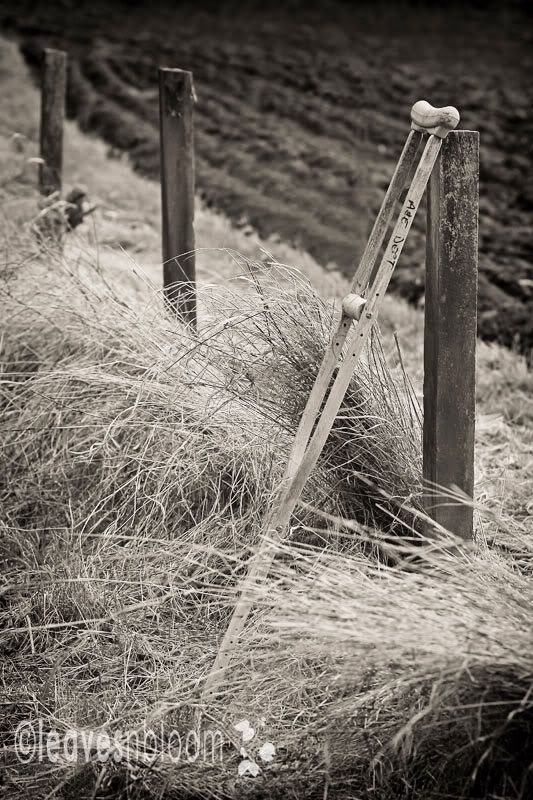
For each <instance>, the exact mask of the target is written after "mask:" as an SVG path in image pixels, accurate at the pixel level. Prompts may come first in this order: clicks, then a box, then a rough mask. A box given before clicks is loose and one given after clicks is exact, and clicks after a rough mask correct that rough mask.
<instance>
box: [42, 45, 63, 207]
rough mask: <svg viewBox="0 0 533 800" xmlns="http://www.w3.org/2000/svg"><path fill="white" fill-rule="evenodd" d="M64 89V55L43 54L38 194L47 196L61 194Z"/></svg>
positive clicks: (48, 50)
mask: <svg viewBox="0 0 533 800" xmlns="http://www.w3.org/2000/svg"><path fill="white" fill-rule="evenodd" d="M66 86H67V54H66V53H64V52H63V51H62V50H51V49H47V50H45V51H44V58H43V70H42V84H41V131H40V155H41V158H42V159H43V161H44V163H43V164H41V166H40V168H39V191H40V192H41V194H42V195H45V196H48V195H50V194H53V193H54V192H58V191H59V192H60V191H61V182H62V171H63V123H64V117H65V95H66Z"/></svg>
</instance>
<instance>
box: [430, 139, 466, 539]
mask: <svg viewBox="0 0 533 800" xmlns="http://www.w3.org/2000/svg"><path fill="white" fill-rule="evenodd" d="M478 211H479V133H478V132H477V131H452V132H451V133H450V134H448V136H447V138H446V139H445V141H444V142H443V145H442V150H441V155H440V157H439V160H438V161H437V164H436V165H435V169H434V171H433V174H432V176H431V179H430V183H429V189H428V218H427V237H426V302H425V326H424V433H423V462H424V463H423V475H424V481H425V491H426V496H425V509H426V511H427V513H428V515H429V516H430V517H432V518H433V519H434V520H435V521H436V522H437V523H439V524H440V525H442V526H443V527H444V528H446V529H447V530H449V531H451V532H452V533H455V534H457V535H459V536H461V537H463V538H465V539H468V538H470V537H471V536H472V535H473V509H472V507H471V506H469V505H467V504H461V503H457V502H454V501H453V500H452V499H450V498H446V497H443V496H442V495H440V494H439V489H438V488H435V485H438V487H443V488H444V489H453V488H454V487H458V488H459V489H460V490H462V491H463V492H464V493H465V494H466V495H467V496H468V497H470V498H472V497H473V489H474V433H475V357H476V323H477V269H478Z"/></svg>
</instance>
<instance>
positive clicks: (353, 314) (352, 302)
mask: <svg viewBox="0 0 533 800" xmlns="http://www.w3.org/2000/svg"><path fill="white" fill-rule="evenodd" d="M365 305H366V300H365V298H364V297H361V296H360V295H358V294H347V295H346V297H345V298H344V300H343V301H342V313H343V314H346V316H347V317H350V318H351V319H356V320H357V319H361V314H362V313H363V308H364V307H365Z"/></svg>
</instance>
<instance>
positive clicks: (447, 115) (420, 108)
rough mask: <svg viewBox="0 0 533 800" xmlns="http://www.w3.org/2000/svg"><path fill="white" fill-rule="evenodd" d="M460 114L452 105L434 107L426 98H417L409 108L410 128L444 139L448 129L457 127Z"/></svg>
mask: <svg viewBox="0 0 533 800" xmlns="http://www.w3.org/2000/svg"><path fill="white" fill-rule="evenodd" d="M459 120H460V116H459V112H458V111H457V109H456V108H454V106H445V107H444V108H435V106H432V105H431V103H428V102H427V100H419V101H418V102H417V103H415V104H414V106H413V107H412V109H411V128H413V130H415V131H421V132H422V133H430V134H431V133H432V134H434V135H435V136H438V137H439V138H440V139H445V138H446V136H447V135H448V134H449V132H450V131H453V129H454V128H457V126H458V124H459Z"/></svg>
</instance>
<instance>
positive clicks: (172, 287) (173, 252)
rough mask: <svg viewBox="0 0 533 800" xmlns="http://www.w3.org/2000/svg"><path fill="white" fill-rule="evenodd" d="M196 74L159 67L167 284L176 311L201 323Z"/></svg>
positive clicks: (162, 192) (169, 300)
mask: <svg viewBox="0 0 533 800" xmlns="http://www.w3.org/2000/svg"><path fill="white" fill-rule="evenodd" d="M193 104H194V91H193V78H192V73H191V72H186V71H184V70H181V69H165V68H160V69H159V121H160V136H161V204H162V217H163V219H162V230H163V286H164V291H165V297H166V299H167V302H168V304H169V306H170V307H171V308H172V310H173V311H174V312H175V313H176V314H177V315H178V316H180V317H182V318H183V319H184V320H185V322H187V323H189V324H191V325H192V326H193V327H196V283H195V280H196V274H195V273H196V269H195V253H194V141H193Z"/></svg>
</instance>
